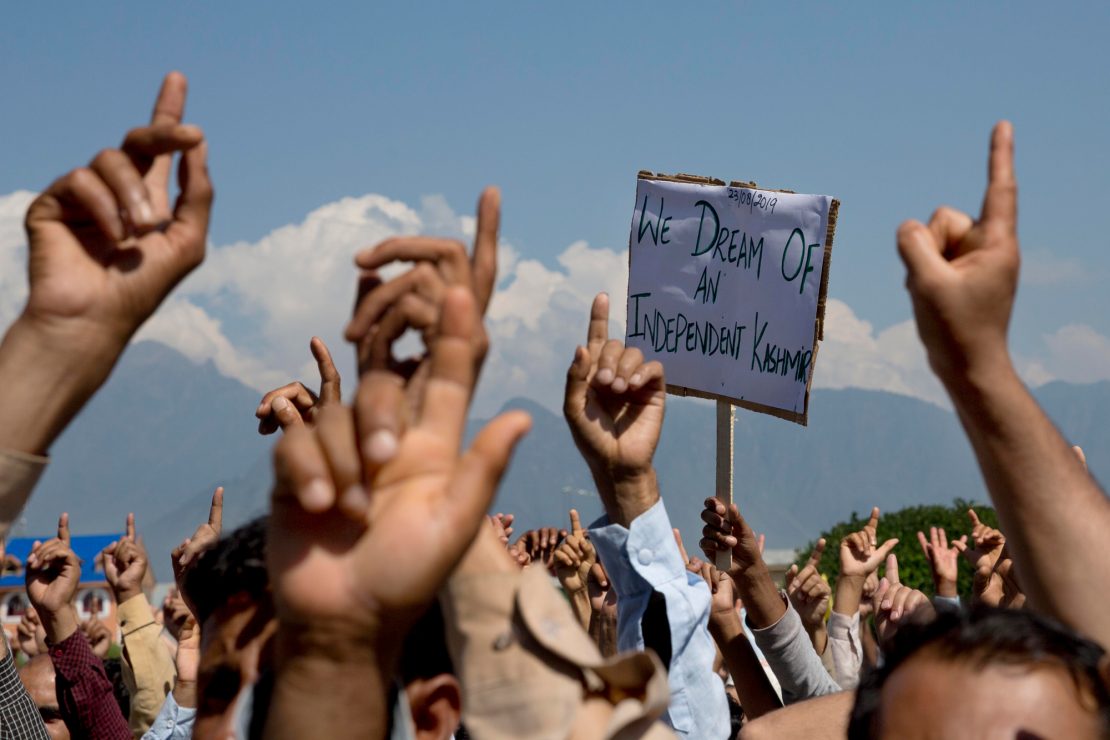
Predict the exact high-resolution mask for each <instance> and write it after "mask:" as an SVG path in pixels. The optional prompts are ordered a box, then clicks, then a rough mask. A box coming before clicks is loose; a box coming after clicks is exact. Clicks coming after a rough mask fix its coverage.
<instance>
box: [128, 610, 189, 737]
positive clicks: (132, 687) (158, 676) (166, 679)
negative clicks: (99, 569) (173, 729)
mask: <svg viewBox="0 0 1110 740" xmlns="http://www.w3.org/2000/svg"><path fill="white" fill-rule="evenodd" d="M119 593H120V595H121V596H124V597H126V595H127V594H128V593H130V592H129V591H120V592H119ZM118 603H119V607H118V608H117V616H118V617H119V621H120V631H121V632H122V634H123V646H124V648H126V649H125V650H124V653H123V657H124V661H125V664H126V666H127V668H128V670H127V671H124V674H123V675H124V680H125V682H126V683H128V686H127V688H128V691H129V693H130V694H131V716H130V717H129V718H128V719H129V722H130V723H131V727H132V729H133V730H135V731H145V730H146V729H148V728H149V727H150V726H151V724H152V723H153V722H154V719H155V718H156V717H157V716H158V713H159V712H160V711H161V708H162V705H163V704H164V703H165V701H166V694H167V692H168V691H169V690H170V688H171V687H175V686H176V684H175V679H174V677H175V673H176V669H175V667H174V662H173V657H172V656H171V655H170V653H169V650H167V649H166V647H165V645H164V643H163V642H162V638H161V632H162V628H161V626H160V625H159V624H158V623H157V622H155V621H154V616H153V614H152V613H151V609H150V602H148V601H147V599H146V595H145V594H143V593H142V592H141V591H140V592H139V593H137V594H135V595H133V596H131V597H129V598H125V600H123V601H120V602H118ZM129 674H130V675H129ZM176 690H177V689H176V688H174V691H176ZM178 704H179V705H180V706H183V707H195V706H196V700H195V698H194V699H193V701H192V703H189V704H186V703H184V702H182V701H181V700H178Z"/></svg>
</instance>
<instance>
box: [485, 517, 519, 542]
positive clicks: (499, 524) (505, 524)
mask: <svg viewBox="0 0 1110 740" xmlns="http://www.w3.org/2000/svg"><path fill="white" fill-rule="evenodd" d="M515 518H516V517H514V516H513V515H512V514H501V513H497V514H494V515H493V516H491V517H490V518H489V522H490V526H492V527H493V531H494V532H495V533H496V534H497V539H498V540H500V541H501V544H502V545H506V546H507V545H508V544H509V537H511V536H512V534H513V520H514V519H515Z"/></svg>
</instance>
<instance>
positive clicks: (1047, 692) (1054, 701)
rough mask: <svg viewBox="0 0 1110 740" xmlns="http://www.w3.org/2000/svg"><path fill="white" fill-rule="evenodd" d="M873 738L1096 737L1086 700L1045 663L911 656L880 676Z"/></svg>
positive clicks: (1092, 709) (1092, 707) (1093, 710)
mask: <svg viewBox="0 0 1110 740" xmlns="http://www.w3.org/2000/svg"><path fill="white" fill-rule="evenodd" d="M880 707H881V708H880V722H879V724H880V727H879V737H881V738H911V739H912V738H947V737H974V738H984V739H985V740H989V739H990V738H1000V739H1001V738H1006V739H1007V740H1012V739H1013V738H1030V740H1032V739H1033V738H1055V737H1067V738H1087V737H1091V738H1097V737H1099V732H1100V724H1099V718H1098V707H1097V705H1096V703H1095V699H1094V697H1093V696H1090V695H1089V694H1087V693H1086V692H1082V693H1081V692H1080V690H1079V689H1078V688H1077V686H1076V684H1075V682H1074V681H1073V680H1072V678H1071V675H1070V674H1069V673H1068V672H1067V671H1066V670H1065V669H1064V668H1063V667H1059V666H1054V665H1051V664H1044V665H1038V666H1035V667H1030V666H1020V665H1019V666H1007V665H992V666H989V667H987V668H977V667H975V666H972V665H968V664H966V663H958V662H957V663H953V662H948V661H944V660H941V659H939V658H937V657H936V656H931V655H928V654H919V655H916V656H914V657H912V658H910V659H909V660H908V661H906V663H905V664H903V665H902V666H900V667H899V668H898V669H897V670H895V671H894V673H892V674H891V675H890V677H889V678H887V680H886V683H885V685H884V686H883V693H882V699H881V705H880Z"/></svg>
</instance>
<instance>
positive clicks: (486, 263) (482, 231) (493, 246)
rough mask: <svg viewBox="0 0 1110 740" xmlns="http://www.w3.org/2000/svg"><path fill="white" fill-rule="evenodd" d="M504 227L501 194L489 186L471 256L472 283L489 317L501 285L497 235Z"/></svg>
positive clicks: (481, 309)
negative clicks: (492, 299) (491, 302)
mask: <svg viewBox="0 0 1110 740" xmlns="http://www.w3.org/2000/svg"><path fill="white" fill-rule="evenodd" d="M500 228H501V191H500V190H498V189H497V188H496V187H494V186H492V185H491V186H489V187H488V188H486V189H485V190H483V191H482V195H481V197H480V198H479V199H478V228H477V231H476V233H475V234H474V253H473V254H472V255H471V256H470V264H471V271H470V274H471V280H472V281H473V283H474V298H475V301H476V302H477V304H478V312H479V313H480V314H483V315H484V314H485V312H486V306H488V305H489V299H490V296H492V295H493V286H494V284H495V283H496V282H497V232H498V230H499V229H500Z"/></svg>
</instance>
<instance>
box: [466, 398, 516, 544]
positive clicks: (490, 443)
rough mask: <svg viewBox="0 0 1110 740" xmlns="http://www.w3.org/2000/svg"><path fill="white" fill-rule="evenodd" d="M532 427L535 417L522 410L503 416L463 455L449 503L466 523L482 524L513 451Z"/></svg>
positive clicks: (493, 422)
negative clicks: (481, 520)
mask: <svg viewBox="0 0 1110 740" xmlns="http://www.w3.org/2000/svg"><path fill="white" fill-rule="evenodd" d="M531 427H532V417H530V416H529V415H528V414H526V413H524V412H521V411H510V412H508V413H505V414H501V415H500V416H498V417H497V418H496V419H494V420H493V421H491V422H489V423H488V424H486V425H485V426H484V427H483V428H482V430H481V431H480V432H479V433H478V436H477V437H476V438H475V440H474V443H473V444H471V446H470V449H469V450H467V451H466V454H464V455H463V456H462V460H461V462H460V463H459V467H458V472H457V473H456V475H455V480H454V481H453V484H452V486H451V488H452V495H451V498H450V499H449V501H448V503H449V505H450V506H452V507H453V508H454V509H455V511H456V512H458V515H459V517H460V518H461V520H462V522H464V523H466V524H467V525H468V524H469V522H470V521H471V520H474V521H478V520H479V519H480V518H481V516H482V513H483V512H485V510H486V509H488V508H489V505H490V502H491V501H492V500H493V496H494V494H495V493H496V492H497V485H498V484H499V483H500V482H501V476H503V475H504V474H505V469H506V468H508V466H509V460H510V459H512V456H513V450H514V449H515V448H516V445H517V443H518V442H520V440H521V439H523V438H524V435H526V434H527V433H528V430H529V429H531Z"/></svg>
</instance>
